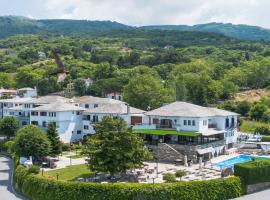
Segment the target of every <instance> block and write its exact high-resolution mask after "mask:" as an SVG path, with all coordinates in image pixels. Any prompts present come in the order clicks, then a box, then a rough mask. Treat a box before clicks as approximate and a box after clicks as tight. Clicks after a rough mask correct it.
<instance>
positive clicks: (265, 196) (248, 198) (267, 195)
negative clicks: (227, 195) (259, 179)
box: [234, 189, 270, 200]
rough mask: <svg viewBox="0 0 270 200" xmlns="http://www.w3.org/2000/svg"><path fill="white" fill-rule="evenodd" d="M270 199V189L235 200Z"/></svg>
mask: <svg viewBox="0 0 270 200" xmlns="http://www.w3.org/2000/svg"><path fill="white" fill-rule="evenodd" d="M269 199H270V189H268V190H264V191H261V192H256V193H253V194H249V195H246V196H243V197H240V198H237V199H234V200H269Z"/></svg>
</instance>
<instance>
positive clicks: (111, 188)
mask: <svg viewBox="0 0 270 200" xmlns="http://www.w3.org/2000/svg"><path fill="white" fill-rule="evenodd" d="M15 182H16V187H18V189H19V190H20V191H21V192H22V193H24V194H25V195H26V196H27V197H29V199H35V200H52V199H53V200H62V199H65V200H104V199H106V200H115V199H117V200H127V199H133V200H139V199H145V200H164V199H171V200H174V199H181V200H197V199H203V200H225V199H233V198H236V197H239V196H241V195H242V194H243V190H242V185H241V181H240V179H239V178H238V177H231V178H227V179H216V180H209V181H193V182H175V183H162V184H140V183H125V184H123V183H108V184H100V183H81V182H63V181H56V180H50V179H46V178H44V177H41V176H39V175H34V174H29V173H28V171H27V170H26V169H25V168H24V167H22V166H19V167H18V168H17V169H16V171H15Z"/></svg>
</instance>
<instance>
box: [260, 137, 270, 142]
mask: <svg viewBox="0 0 270 200" xmlns="http://www.w3.org/2000/svg"><path fill="white" fill-rule="evenodd" d="M262 142H270V136H263V137H262Z"/></svg>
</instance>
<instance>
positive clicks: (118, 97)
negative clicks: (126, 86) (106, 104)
mask: <svg viewBox="0 0 270 200" xmlns="http://www.w3.org/2000/svg"><path fill="white" fill-rule="evenodd" d="M106 97H107V98H110V99H115V100H120V101H122V100H123V96H122V94H121V93H119V92H112V93H108V94H107V95H106Z"/></svg>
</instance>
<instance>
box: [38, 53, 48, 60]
mask: <svg viewBox="0 0 270 200" xmlns="http://www.w3.org/2000/svg"><path fill="white" fill-rule="evenodd" d="M38 58H39V60H45V59H46V53H44V52H42V51H39V52H38Z"/></svg>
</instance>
